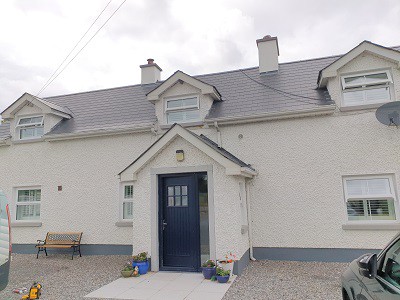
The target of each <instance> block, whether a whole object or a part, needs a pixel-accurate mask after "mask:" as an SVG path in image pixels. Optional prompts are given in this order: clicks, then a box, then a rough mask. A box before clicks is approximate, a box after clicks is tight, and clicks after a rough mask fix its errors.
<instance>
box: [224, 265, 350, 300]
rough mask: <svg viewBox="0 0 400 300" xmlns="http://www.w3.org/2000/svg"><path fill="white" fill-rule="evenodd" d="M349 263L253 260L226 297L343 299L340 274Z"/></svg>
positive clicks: (293, 299)
mask: <svg viewBox="0 0 400 300" xmlns="http://www.w3.org/2000/svg"><path fill="white" fill-rule="evenodd" d="M348 265H349V264H348V263H345V264H343V263H316V262H293V261H256V262H251V263H250V265H249V266H248V267H247V268H246V270H245V271H244V272H243V274H242V275H241V276H240V277H238V278H237V279H236V280H235V282H234V283H233V284H232V286H231V287H230V289H229V290H228V292H227V293H226V294H225V297H224V298H223V300H228V299H232V300H236V299H237V300H239V299H240V300H242V299H254V300H256V299H263V300H277V299H285V300H306V299H307V300H317V299H318V300H322V299H324V300H327V299H329V300H336V299H337V300H340V299H342V296H341V287H340V275H341V274H342V272H343V271H344V270H345V269H346V267H347V266H348Z"/></svg>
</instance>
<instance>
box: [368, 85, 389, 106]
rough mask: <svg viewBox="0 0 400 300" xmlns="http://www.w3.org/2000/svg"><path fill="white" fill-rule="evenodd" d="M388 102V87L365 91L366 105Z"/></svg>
mask: <svg viewBox="0 0 400 300" xmlns="http://www.w3.org/2000/svg"><path fill="white" fill-rule="evenodd" d="M389 100H390V92H389V87H381V88H377V89H368V90H365V102H366V103H380V102H385V101H389Z"/></svg>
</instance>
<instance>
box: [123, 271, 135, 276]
mask: <svg viewBox="0 0 400 300" xmlns="http://www.w3.org/2000/svg"><path fill="white" fill-rule="evenodd" d="M132 274H133V270H132V271H121V275H122V277H131V276H132Z"/></svg>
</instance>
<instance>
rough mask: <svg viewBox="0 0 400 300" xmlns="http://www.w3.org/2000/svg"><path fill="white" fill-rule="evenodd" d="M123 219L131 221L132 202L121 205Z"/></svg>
mask: <svg viewBox="0 0 400 300" xmlns="http://www.w3.org/2000/svg"><path fill="white" fill-rule="evenodd" d="M122 210H123V215H122V218H123V219H133V202H124V203H123V209H122Z"/></svg>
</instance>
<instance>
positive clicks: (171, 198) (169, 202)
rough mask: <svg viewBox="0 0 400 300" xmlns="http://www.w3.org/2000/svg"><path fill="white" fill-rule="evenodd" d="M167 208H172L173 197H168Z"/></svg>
mask: <svg viewBox="0 0 400 300" xmlns="http://www.w3.org/2000/svg"><path fill="white" fill-rule="evenodd" d="M168 206H174V197H168Z"/></svg>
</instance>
